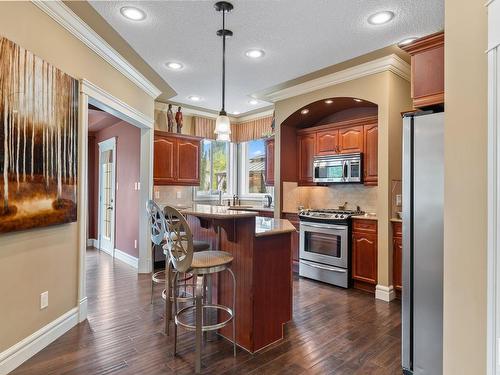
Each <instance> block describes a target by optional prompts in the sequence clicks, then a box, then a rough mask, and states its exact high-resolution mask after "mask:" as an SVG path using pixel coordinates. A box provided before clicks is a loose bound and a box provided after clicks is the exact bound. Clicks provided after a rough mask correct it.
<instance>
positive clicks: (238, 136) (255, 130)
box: [194, 116, 273, 143]
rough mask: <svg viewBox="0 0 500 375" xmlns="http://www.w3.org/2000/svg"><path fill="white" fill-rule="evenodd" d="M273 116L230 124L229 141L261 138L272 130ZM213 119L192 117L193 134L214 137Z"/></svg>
mask: <svg viewBox="0 0 500 375" xmlns="http://www.w3.org/2000/svg"><path fill="white" fill-rule="evenodd" d="M272 121H273V116H266V117H262V118H258V119H255V120H250V121H245V122H240V123H237V124H231V141H233V142H237V143H239V142H247V141H251V140H254V139H259V138H263V137H264V135H268V134H270V133H271V132H272V129H271V122H272ZM214 130H215V120H214V119H208V118H205V117H197V116H195V117H194V134H195V135H196V136H198V137H203V138H208V139H215V134H214Z"/></svg>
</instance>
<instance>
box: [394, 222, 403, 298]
mask: <svg viewBox="0 0 500 375" xmlns="http://www.w3.org/2000/svg"><path fill="white" fill-rule="evenodd" d="M392 285H394V289H396V291H401V289H402V285H403V233H402V224H401V223H400V222H393V223H392Z"/></svg>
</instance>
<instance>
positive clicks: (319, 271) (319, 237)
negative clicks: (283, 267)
mask: <svg viewBox="0 0 500 375" xmlns="http://www.w3.org/2000/svg"><path fill="white" fill-rule="evenodd" d="M355 213H360V212H359V211H356V212H355V211H348V210H333V209H332V210H304V211H301V212H300V213H299V219H300V236H299V241H300V244H299V258H300V260H299V275H300V276H303V277H308V278H310V279H315V280H319V281H323V282H326V283H329V284H334V285H338V286H341V287H344V288H348V287H349V268H350V267H349V263H350V258H351V256H350V255H351V254H350V244H351V241H350V238H351V220H350V217H351V216H352V215H353V214H355Z"/></svg>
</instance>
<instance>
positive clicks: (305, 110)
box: [300, 108, 309, 115]
mask: <svg viewBox="0 0 500 375" xmlns="http://www.w3.org/2000/svg"><path fill="white" fill-rule="evenodd" d="M300 113H302V114H303V115H307V114H308V113H309V110H308V109H307V108H304V109H303V110H302V111H300Z"/></svg>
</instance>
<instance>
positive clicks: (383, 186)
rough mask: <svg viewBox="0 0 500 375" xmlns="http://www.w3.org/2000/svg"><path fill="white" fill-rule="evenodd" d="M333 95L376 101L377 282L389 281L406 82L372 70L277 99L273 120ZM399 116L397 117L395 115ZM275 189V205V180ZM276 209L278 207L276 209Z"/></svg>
mask: <svg viewBox="0 0 500 375" xmlns="http://www.w3.org/2000/svg"><path fill="white" fill-rule="evenodd" d="M333 97H355V98H361V99H364V100H368V101H370V102H372V103H375V104H377V105H378V125H379V130H378V133H379V141H378V146H379V150H378V180H379V182H378V197H377V205H376V207H377V209H376V211H377V216H378V218H379V221H378V283H379V284H381V285H384V286H388V285H391V284H392V282H391V280H392V277H391V275H392V241H391V240H390V237H391V228H390V222H389V220H390V216H391V210H392V204H391V191H390V190H391V180H392V179H396V178H398V176H399V178H400V176H401V141H402V140H401V124H402V122H401V117H400V112H402V111H405V110H409V109H411V105H410V84H409V82H407V81H405V80H403V79H401V78H399V77H397V76H396V75H394V74H393V73H391V72H387V71H386V72H382V73H377V74H372V75H370V76H366V77H363V78H360V79H356V80H353V81H349V82H345V83H341V84H338V85H334V86H330V87H327V88H324V89H321V90H317V91H313V92H310V93H307V94H303V95H299V96H296V97H293V98H289V99H285V100H282V101H279V102H277V103H276V104H275V111H276V123H277V124H281V123H283V121H284V120H285V119H286V118H287V117H288V116H290V115H291V114H292V113H293V112H295V111H296V110H298V109H300V108H302V107H303V106H305V105H306V104H309V103H312V102H315V101H317V100H321V99H325V98H333ZM398 116H399V117H398ZM279 137H280V135H279V127H277V134H276V138H277V140H278V141H277V142H276V146H275V147H276V155H279V154H280V142H279V139H280V138H279ZM391 160H392V161H391ZM275 169H276V170H275V173H276V176H275V177H276V181H279V174H280V172H279V169H280V164H279V163H278V161H277V160H276V161H275ZM275 186H277V187H278V188H277V189H276V192H275V199H276V204H278V205H279V202H280V196H281V191H280V189H279V184H278V183H277V184H276V185H275ZM278 212H279V210H278Z"/></svg>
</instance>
